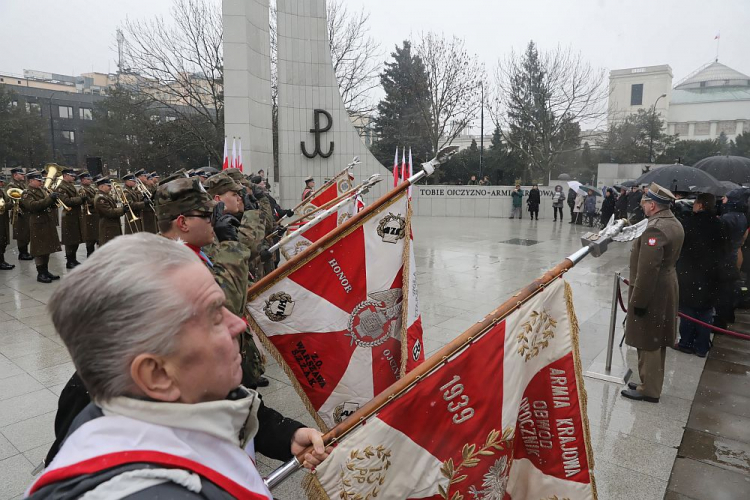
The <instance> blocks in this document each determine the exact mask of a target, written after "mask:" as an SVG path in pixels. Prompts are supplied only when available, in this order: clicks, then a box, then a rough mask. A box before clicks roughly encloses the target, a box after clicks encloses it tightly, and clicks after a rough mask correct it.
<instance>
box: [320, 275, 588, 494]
mask: <svg viewBox="0 0 750 500" xmlns="http://www.w3.org/2000/svg"><path fill="white" fill-rule="evenodd" d="M534 290H535V292H538V293H536V295H532V296H531V298H529V299H527V300H526V302H525V303H523V304H522V305H520V307H518V308H517V309H512V307H514V306H510V307H509V308H508V309H507V310H508V311H512V312H510V314H507V315H504V316H503V315H502V314H500V313H499V312H498V311H500V308H499V309H498V310H496V311H493V313H491V315H490V316H488V317H487V318H485V320H484V321H483V322H482V323H481V325H479V326H477V327H472V328H471V329H470V330H467V332H465V333H464V334H462V335H461V336H460V337H459V338H458V339H457V340H454V341H453V342H451V343H450V344H449V345H448V346H446V347H444V348H443V349H441V350H440V351H438V352H437V353H435V354H434V355H433V357H431V358H430V359H429V360H427V361H426V362H425V363H424V364H423V365H421V366H419V367H418V368H417V369H416V370H415V371H414V372H413V373H411V374H410V375H407V376H406V377H405V378H404V379H403V380H401V381H399V382H397V383H396V385H395V386H394V387H392V388H389V389H388V390H386V391H384V392H383V394H381V395H380V396H379V397H378V398H377V400H376V401H373V402H372V403H370V404H369V405H368V408H367V409H363V411H365V412H368V411H371V413H362V412H360V414H361V415H365V418H364V420H363V421H361V420H360V415H355V416H354V417H353V418H352V419H351V421H350V422H346V423H344V424H343V425H341V426H340V427H339V428H338V429H334V430H333V431H332V432H331V434H332V435H337V436H342V433H344V432H346V429H347V428H348V430H349V432H348V434H343V438H342V439H341V440H339V441H338V443H337V446H336V447H335V448H334V450H333V452H332V453H331V455H330V456H329V457H328V459H327V460H325V461H324V462H323V463H322V464H321V465H319V466H318V467H317V469H316V470H317V474H316V476H314V477H316V478H317V481H315V480H313V481H312V483H311V484H308V486H307V488H308V492H309V493H310V496H311V498H321V499H327V498H331V499H339V498H375V497H377V498H383V499H417V498H421V499H430V500H438V499H444V500H456V499H494V500H538V499H548V498H558V499H563V498H568V499H576V500H594V499H596V489H595V485H594V478H593V457H592V454H591V447H590V437H589V431H588V420H587V417H586V408H585V406H586V393H585V390H584V387H583V381H582V377H581V366H580V359H579V356H578V345H577V342H578V340H577V338H578V337H577V334H578V326H577V321H576V318H575V312H574V310H573V305H572V297H571V292H570V287H569V285H568V284H567V283H565V282H564V281H563V280H562V279H560V278H557V279H555V280H554V281H552V282H551V283H549V284H548V285H547V286H546V287H544V288H541V289H539V288H535V289H534ZM535 292H531V293H535ZM495 314H497V316H493V315H495ZM488 318H489V319H488ZM368 415H369V416H368ZM352 425H353V426H354V427H352ZM347 426H348V427H347Z"/></svg>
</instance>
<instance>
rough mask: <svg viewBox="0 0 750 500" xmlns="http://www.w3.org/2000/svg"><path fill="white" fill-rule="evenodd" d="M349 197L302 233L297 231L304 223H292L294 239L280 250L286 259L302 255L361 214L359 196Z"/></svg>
mask: <svg viewBox="0 0 750 500" xmlns="http://www.w3.org/2000/svg"><path fill="white" fill-rule="evenodd" d="M349 196H350V198H349V201H348V202H347V203H345V204H344V205H342V206H341V207H340V208H339V209H338V210H337V211H336V212H333V213H332V214H331V215H329V216H328V217H326V218H325V219H323V220H322V221H321V222H319V223H318V224H316V225H315V226H313V227H311V228H309V229H306V230H305V231H302V232H301V233H297V229H299V228H300V226H302V225H304V222H303V223H301V224H296V223H291V224H290V225H289V230H290V231H291V236H292V237H291V238H290V239H289V241H288V242H287V243H285V244H283V245H281V248H280V249H279V250H281V253H282V254H283V255H284V258H285V259H286V260H289V259H291V258H292V257H294V256H295V255H297V254H298V253H301V252H302V251H303V250H304V249H306V248H307V247H309V246H310V245H312V244H313V243H315V242H316V241H318V240H319V239H321V238H322V237H323V236H325V235H326V234H328V233H330V232H331V231H333V230H334V229H336V227H338V226H340V225H341V224H343V223H344V222H346V221H347V220H349V219H351V218H352V217H353V216H354V214H356V213H357V212H359V209H358V202H357V201H358V199H359V196H352V195H351V194H350V195H349ZM315 215H316V214H311V215H310V216H311V217H314V216H315Z"/></svg>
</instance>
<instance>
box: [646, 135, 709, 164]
mask: <svg viewBox="0 0 750 500" xmlns="http://www.w3.org/2000/svg"><path fill="white" fill-rule="evenodd" d="M719 152H720V146H719V143H718V141H717V140H707V141H696V140H685V141H677V142H675V143H674V144H673V145H671V146H669V147H668V148H667V149H666V150H665V151H664V153H663V154H661V155H659V157H658V158H657V159H656V161H657V162H658V163H682V164H683V165H695V164H696V163H697V162H698V161H700V160H702V159H703V158H708V157H709V156H716V155H717V154H719Z"/></svg>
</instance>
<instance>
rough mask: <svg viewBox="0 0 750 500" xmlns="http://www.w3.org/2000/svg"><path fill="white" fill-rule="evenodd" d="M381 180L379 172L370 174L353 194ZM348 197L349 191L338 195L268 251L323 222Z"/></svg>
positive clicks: (347, 199)
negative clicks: (328, 204)
mask: <svg viewBox="0 0 750 500" xmlns="http://www.w3.org/2000/svg"><path fill="white" fill-rule="evenodd" d="M382 180H383V179H381V176H380V174H373V175H372V176H370V178H369V179H367V181H366V182H363V183H362V184H361V185H360V186H359V187H358V188H357V189H356V190H354V193H353V194H354V195H355V196H356V195H358V194H360V193H364V192H365V191H367V190H368V189H369V188H370V187H371V186H374V185H375V184H377V183H378V182H380V181H382ZM350 198H351V193H350V195H349V196H347V197H346V198H344V195H342V196H340V197H339V198H338V199H339V202H338V203H336V204H335V205H333V206H332V207H330V208H328V209H326V210H324V211H323V212H321V213H319V214H318V215H317V216H316V217H315V218H314V219H313V220H311V221H310V222H308V223H306V224H305V225H304V226H302V227H300V228H299V229H298V230H296V231H295V232H293V233H292V234H288V235H286V236H284V237H283V238H281V239H280V240H279V241H278V242H277V243H276V244H274V245H273V246H272V247H271V248H269V249H268V251H269V252H270V253H273V252H275V251H276V250H278V249H279V248H281V247H282V246H283V245H286V243H287V242H288V241H289V240H290V239H292V238H294V237H295V236H298V235H300V234H304V232H305V231H307V230H308V229H312V228H313V227H315V226H317V225H318V224H320V223H321V222H323V221H324V220H325V219H326V218H328V216H329V215H331V214H332V213H334V212H336V211H338V209H339V208H341V207H342V206H343V205H344V204H345V203H346V202H348V201H349V199H350ZM334 201H335V200H334Z"/></svg>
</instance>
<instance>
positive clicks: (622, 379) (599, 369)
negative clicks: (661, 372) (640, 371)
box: [584, 273, 633, 384]
mask: <svg viewBox="0 0 750 500" xmlns="http://www.w3.org/2000/svg"><path fill="white" fill-rule="evenodd" d="M619 287H620V273H615V279H614V283H613V285H612V308H611V310H610V311H611V312H610V317H609V332H608V336H607V349H606V350H605V352H604V355H605V359H604V363H602V361H601V359H600V358H601V354H600V355H599V356H597V358H596V359H594V361H593V362H592V363H591V366H590V367H589V369H588V371H586V373H585V374H584V375H585V376H586V377H590V378H595V379H599V380H605V381H607V382H616V383H619V384H625V383H627V382H628V380H630V376H631V375H632V374H633V371H632V370H631V369H630V368H628V367H627V366H625V367H618V368H617V369H615V370H614V372H613V370H612V352H613V350H614V344H615V327H616V325H617V291H618V290H619Z"/></svg>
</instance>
